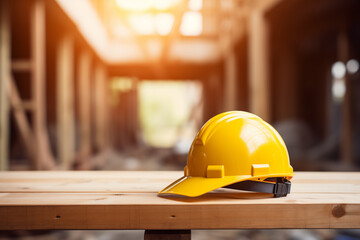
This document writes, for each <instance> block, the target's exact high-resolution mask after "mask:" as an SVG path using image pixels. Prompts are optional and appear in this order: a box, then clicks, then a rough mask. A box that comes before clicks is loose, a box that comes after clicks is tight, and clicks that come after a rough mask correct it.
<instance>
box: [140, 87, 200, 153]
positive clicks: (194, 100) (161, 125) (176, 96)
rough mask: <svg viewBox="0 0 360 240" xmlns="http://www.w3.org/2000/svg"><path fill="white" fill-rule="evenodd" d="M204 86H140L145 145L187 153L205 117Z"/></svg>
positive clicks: (142, 129)
mask: <svg viewBox="0 0 360 240" xmlns="http://www.w3.org/2000/svg"><path fill="white" fill-rule="evenodd" d="M202 91H203V86H202V84H201V82H200V81H194V80H181V81H179V80H173V81H172V80H157V81H153V80H152V81H150V80H142V81H140V82H139V84H138V98H139V99H138V102H139V121H140V128H141V137H142V140H143V141H144V142H145V144H146V145H148V146H152V147H160V148H175V149H176V150H178V151H179V152H181V153H182V152H187V151H188V150H189V147H190V144H191V142H192V140H193V138H194V136H195V135H196V133H197V131H198V129H199V127H200V126H199V124H201V123H202V116H203V94H202Z"/></svg>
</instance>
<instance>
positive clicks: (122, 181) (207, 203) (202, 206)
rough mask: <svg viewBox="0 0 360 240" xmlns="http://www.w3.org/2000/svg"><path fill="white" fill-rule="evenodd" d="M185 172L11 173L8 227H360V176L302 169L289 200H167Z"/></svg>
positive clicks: (215, 195)
mask: <svg viewBox="0 0 360 240" xmlns="http://www.w3.org/2000/svg"><path fill="white" fill-rule="evenodd" d="M180 176H182V172H114V171H109V172H105V171H101V172H68V171H65V172H3V173H0V229H2V230H4V229H231V228H359V227H360V173H350V172H349V173H343V172H332V173H331V172H327V173H323V172H322V173H319V172H298V173H297V174H296V176H295V177H294V179H293V181H292V192H291V194H290V195H288V196H287V197H285V198H272V197H271V194H264V193H250V192H242V191H235V190H230V189H219V190H216V191H213V192H211V193H208V194H205V195H203V196H200V197H197V198H188V197H175V196H168V197H159V196H158V195H157V192H158V191H159V190H161V189H162V188H163V187H165V186H166V185H167V184H169V183H171V182H172V181H173V180H175V179H177V178H178V177H180Z"/></svg>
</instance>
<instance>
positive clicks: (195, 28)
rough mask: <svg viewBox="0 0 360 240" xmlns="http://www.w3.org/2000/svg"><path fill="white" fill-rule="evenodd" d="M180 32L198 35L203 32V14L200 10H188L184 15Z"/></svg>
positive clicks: (186, 34)
mask: <svg viewBox="0 0 360 240" xmlns="http://www.w3.org/2000/svg"><path fill="white" fill-rule="evenodd" d="M180 32H181V34H182V35H184V36H198V35H200V34H201V33H202V16H201V14H200V13H198V12H186V13H185V14H184V15H183V18H182V22H181V26H180Z"/></svg>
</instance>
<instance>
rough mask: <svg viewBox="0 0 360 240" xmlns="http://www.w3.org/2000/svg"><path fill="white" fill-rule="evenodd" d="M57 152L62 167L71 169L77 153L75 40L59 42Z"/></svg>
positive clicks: (68, 38)
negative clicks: (75, 152)
mask: <svg viewBox="0 0 360 240" xmlns="http://www.w3.org/2000/svg"><path fill="white" fill-rule="evenodd" d="M56 65H57V66H56V84H57V92H56V95H57V96H56V99H57V112H56V114H57V152H58V160H59V163H60V165H61V166H60V167H61V168H63V169H70V168H71V166H72V161H73V159H74V151H75V135H74V133H75V126H74V69H73V68H74V40H73V38H72V37H71V36H65V37H64V38H62V39H61V40H60V42H59V45H58V49H57V62H56Z"/></svg>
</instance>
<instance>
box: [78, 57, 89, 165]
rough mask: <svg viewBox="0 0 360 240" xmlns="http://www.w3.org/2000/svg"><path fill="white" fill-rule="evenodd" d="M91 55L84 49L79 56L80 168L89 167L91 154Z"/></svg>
mask: <svg viewBox="0 0 360 240" xmlns="http://www.w3.org/2000/svg"><path fill="white" fill-rule="evenodd" d="M90 72H91V55H90V53H89V52H87V51H82V52H81V53H80V56H79V63H78V70H77V74H78V75H77V78H78V83H79V87H78V94H79V126H78V127H79V134H80V136H79V151H78V153H77V156H76V164H77V165H78V168H79V169H87V168H88V160H89V158H90V155H91V125H90V119H91V116H90V112H91V111H90V95H91V93H90V81H91V74H90Z"/></svg>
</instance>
